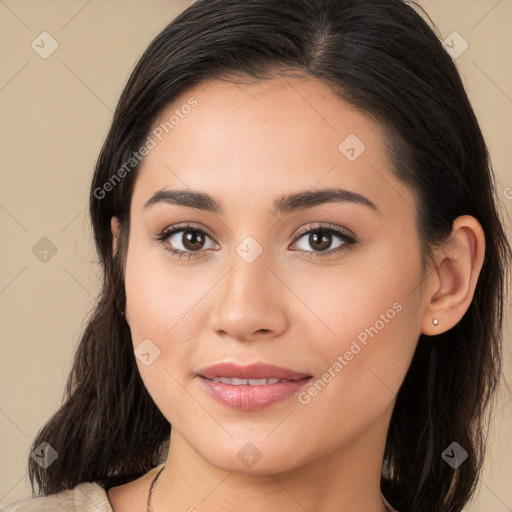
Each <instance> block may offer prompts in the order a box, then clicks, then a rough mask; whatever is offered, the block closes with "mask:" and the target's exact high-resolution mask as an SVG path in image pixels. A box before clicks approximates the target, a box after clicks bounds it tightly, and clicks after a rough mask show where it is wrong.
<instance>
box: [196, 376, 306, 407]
mask: <svg viewBox="0 0 512 512" xmlns="http://www.w3.org/2000/svg"><path fill="white" fill-rule="evenodd" d="M310 379H311V377H307V378H304V379H300V380H293V381H287V382H278V383H277V384H264V385H263V386H250V385H249V384H242V385H240V386H234V385H232V384H224V383H223V382H217V381H213V380H209V379H207V378H205V377H201V376H199V381H200V382H201V385H202V386H203V388H204V389H205V390H206V392H207V393H208V394H209V395H210V396H211V397H212V398H213V399H215V400H217V401H218V402H220V403H222V404H224V405H227V406H228V407H232V408H233V409H240V410H243V411H257V410H260V409H264V408H265V407H268V406H270V405H272V404H275V403H276V402H280V401H281V400H284V399H285V398H288V397H289V396H292V395H295V394H297V393H298V391H299V390H300V389H301V388H302V387H304V386H305V385H306V384H307V383H308V382H309V380H310Z"/></svg>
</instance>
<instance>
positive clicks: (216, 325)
mask: <svg viewBox="0 0 512 512" xmlns="http://www.w3.org/2000/svg"><path fill="white" fill-rule="evenodd" d="M230 263H231V265H230V268H229V270H228V272H227V274H226V275H225V276H224V278H223V279H222V280H221V282H219V284H218V285H217V286H216V293H215V296H214V300H215V306H214V307H213V310H212V314H211V319H210V327H211V329H212V330H213V331H215V332H216V333H217V334H218V335H219V336H224V337H231V338H233V339H236V340H238V341H244V340H245V341H249V340H258V339H269V338H274V337H277V336H279V335H280V334H282V333H283V332H284V331H285V330H286V329H287V327H288V320H287V319H288V314H287V297H288V295H287V293H286V286H285V285H284V284H283V281H282V280H281V279H279V278H278V277H277V276H276V271H275V270H273V269H271V268H270V267H269V265H268V263H269V261H268V259H267V258H266V257H265V256H264V253H262V254H261V255H260V256H259V257H258V258H256V260H254V261H252V262H251V263H249V262H247V261H245V260H244V259H243V258H242V257H240V256H239V254H238V253H237V252H236V251H233V257H232V258H231V260H230Z"/></svg>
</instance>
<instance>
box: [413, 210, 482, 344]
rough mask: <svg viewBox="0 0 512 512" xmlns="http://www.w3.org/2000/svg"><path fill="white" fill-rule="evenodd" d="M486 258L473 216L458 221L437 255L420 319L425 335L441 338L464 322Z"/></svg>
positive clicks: (479, 227) (464, 216) (480, 231)
mask: <svg viewBox="0 0 512 512" xmlns="http://www.w3.org/2000/svg"><path fill="white" fill-rule="evenodd" d="M484 254H485V235H484V231H483V229H482V226H481V225H480V223H479V222H478V221H477V220H476V219H475V218H474V217H472V216H470V215H462V216H460V217H457V218H456V219H455V221H454V222H453V225H452V232H451V235H450V237H449V239H448V241H447V242H446V243H445V244H443V245H442V246H441V247H440V248H438V249H436V250H435V253H434V258H435V262H436V266H435V268H434V270H433V271H432V272H431V273H430V275H429V277H428V284H427V286H426V294H425V297H424V298H425V303H424V305H425V308H424V312H423V316H422V319H421V321H422V323H421V332H422V333H423V334H426V335H428V336H433V335H436V334H440V333H442V332H445V331H447V330H449V329H451V328H452V327H453V326H454V325H456V324H457V323H458V322H459V321H460V320H461V318H462V317H463V316H464V314H465V313H466V311H467V310H468V308H469V305H470V304H471V301H472V300H473V295H474V293H475V288H476V283H477V280H478V276H479V275H480V271H481V269H482V265H483V261H484ZM435 318H437V319H438V324H437V325H434V323H433V320H434V319H435Z"/></svg>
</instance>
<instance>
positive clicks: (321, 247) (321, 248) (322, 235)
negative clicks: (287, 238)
mask: <svg viewBox="0 0 512 512" xmlns="http://www.w3.org/2000/svg"><path fill="white" fill-rule="evenodd" d="M306 235H307V236H306ZM301 238H304V240H303V243H302V244H298V245H299V249H300V250H301V251H305V252H307V253H310V255H308V258H323V257H327V256H332V255H333V254H337V253H338V252H340V251H343V250H347V249H349V248H350V247H352V246H353V245H355V244H356V243H357V240H356V239H355V238H354V237H353V236H351V235H349V234H348V233H346V232H345V231H343V230H342V229H340V228H337V227H331V226H325V225H320V226H315V227H311V226H305V227H304V228H302V229H300V230H299V232H298V233H297V236H296V238H295V240H296V241H295V243H294V244H297V241H298V240H300V239H301ZM336 239H338V240H339V243H338V245H335V246H334V248H333V247H332V244H333V242H334V241H335V240H336ZM308 245H309V246H310V247H312V248H313V250H312V251H310V250H308V249H307V246H308ZM329 247H331V249H330V250H328V249H329Z"/></svg>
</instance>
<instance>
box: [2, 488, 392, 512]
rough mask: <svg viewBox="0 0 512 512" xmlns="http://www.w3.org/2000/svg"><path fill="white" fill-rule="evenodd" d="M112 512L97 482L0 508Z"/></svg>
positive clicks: (5, 511)
mask: <svg viewBox="0 0 512 512" xmlns="http://www.w3.org/2000/svg"><path fill="white" fill-rule="evenodd" d="M382 499H383V500H384V504H385V505H386V506H387V507H388V508H389V511H390V512H398V511H397V510H395V509H394V508H393V507H392V506H391V505H390V504H389V503H388V502H387V500H386V499H385V498H384V496H382ZM56 510H65V511H66V512H114V510H113V508H112V506H111V505H110V501H109V500H108V496H107V491H106V490H105V488H104V487H103V486H102V485H101V484H99V483H97V482H84V483H82V484H79V485H77V486H76V487H74V488H73V489H68V490H65V491H61V492H57V493H55V494H50V495H49V496H36V497H35V498H27V499H24V500H18V501H15V502H13V503H10V504H9V505H3V506H0V512H55V511H56Z"/></svg>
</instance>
